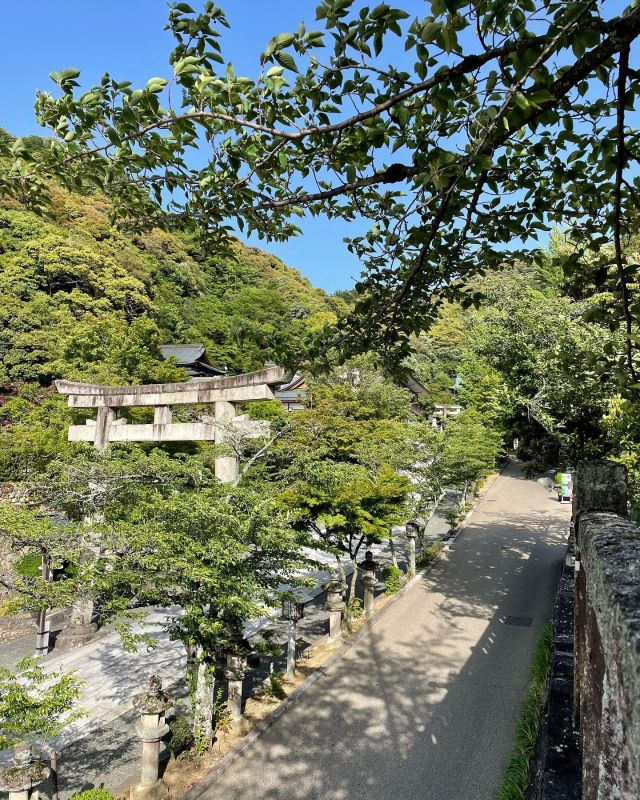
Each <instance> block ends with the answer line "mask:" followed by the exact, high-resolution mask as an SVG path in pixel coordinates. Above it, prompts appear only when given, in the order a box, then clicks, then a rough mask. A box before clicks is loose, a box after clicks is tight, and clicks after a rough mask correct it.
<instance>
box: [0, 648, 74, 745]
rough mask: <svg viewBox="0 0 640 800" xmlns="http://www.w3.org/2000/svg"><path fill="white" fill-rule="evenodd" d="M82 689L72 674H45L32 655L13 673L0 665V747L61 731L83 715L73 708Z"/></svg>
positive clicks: (50, 737) (49, 737) (44, 737)
mask: <svg viewBox="0 0 640 800" xmlns="http://www.w3.org/2000/svg"><path fill="white" fill-rule="evenodd" d="M81 688H82V682H81V681H80V680H78V678H76V677H75V676H74V675H73V674H71V673H66V674H63V673H62V672H53V673H51V672H46V673H45V671H44V670H43V669H42V667H41V666H40V665H39V664H38V662H37V660H36V659H35V658H32V657H29V658H25V659H23V660H22V661H21V662H20V663H19V664H18V666H17V667H16V671H15V672H12V671H11V670H9V669H6V668H5V667H0V750H4V749H5V748H7V747H12V746H13V745H15V744H18V743H20V742H29V741H30V740H31V739H32V738H33V737H34V736H39V737H42V738H43V739H52V738H53V737H54V736H56V735H57V734H58V733H60V731H61V730H62V729H63V728H64V726H65V725H69V724H70V723H72V722H73V721H74V720H76V719H78V717H80V716H82V714H83V712H82V711H80V710H78V709H75V705H76V702H77V700H78V698H79V696H80V690H81Z"/></svg>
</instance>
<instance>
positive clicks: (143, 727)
mask: <svg viewBox="0 0 640 800" xmlns="http://www.w3.org/2000/svg"><path fill="white" fill-rule="evenodd" d="M133 705H134V708H137V709H138V711H139V712H140V721H139V722H138V725H137V726H136V732H137V734H138V736H139V737H140V738H141V739H142V773H141V776H140V782H139V783H138V784H136V785H135V786H134V787H133V789H132V790H131V797H132V798H141V800H156V799H157V798H163V797H166V795H167V794H168V792H169V789H168V787H167V785H166V784H165V782H164V781H163V780H162V778H160V740H161V739H162V738H163V737H164V736H166V734H167V733H168V732H169V726H168V725H167V724H166V722H165V718H164V715H165V712H166V710H167V709H168V708H171V706H172V705H173V700H171V698H170V697H169V695H168V694H167V693H166V692H163V691H162V681H161V680H160V678H159V677H158V676H157V675H152V676H151V677H150V678H149V680H148V681H147V685H146V687H145V691H144V692H143V693H142V694H139V695H138V696H137V697H136V698H134V701H133Z"/></svg>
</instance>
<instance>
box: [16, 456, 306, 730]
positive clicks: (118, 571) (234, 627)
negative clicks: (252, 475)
mask: <svg viewBox="0 0 640 800" xmlns="http://www.w3.org/2000/svg"><path fill="white" fill-rule="evenodd" d="M268 488H269V487H268V486H267V487H266V489H263V490H262V491H260V490H259V489H257V488H243V487H236V488H230V487H229V486H227V485H222V484H220V483H219V482H218V481H216V480H215V478H214V476H213V473H212V470H211V469H210V468H209V466H208V458H207V456H206V455H205V456H203V457H202V458H198V457H197V456H195V455H191V456H184V455H182V456H181V455H176V456H171V455H169V454H167V453H165V452H163V451H162V450H161V449H159V448H153V449H152V450H151V451H150V452H149V453H148V454H145V453H144V452H142V451H141V450H140V449H139V448H130V449H127V448H110V450H108V451H107V452H106V453H105V454H98V453H95V452H91V451H88V452H84V453H80V454H79V455H78V456H76V457H75V458H73V459H69V458H67V459H66V460H64V461H57V462H54V463H53V464H51V465H50V466H49V469H48V470H47V471H46V472H45V473H42V474H39V475H37V476H34V478H33V482H32V484H31V485H29V486H27V485H25V486H24V487H23V490H24V493H25V499H24V500H23V504H22V507H16V506H15V505H12V504H9V503H7V502H5V503H4V504H1V505H0V536H1V537H2V539H3V540H4V542H5V543H6V544H8V545H9V547H10V548H11V549H13V550H14V552H15V551H18V552H23V551H24V550H25V549H27V550H29V551H34V550H36V551H39V552H43V553H46V554H47V555H48V556H49V557H50V558H51V559H52V561H53V562H54V563H57V564H63V565H64V567H65V569H64V570H63V571H62V573H61V575H60V577H59V580H56V581H54V582H53V583H48V582H46V581H44V580H43V579H42V577H41V576H35V577H24V576H20V575H17V574H15V575H13V576H12V580H11V582H10V583H9V584H8V585H9V586H10V588H11V589H12V590H13V592H14V593H15V597H14V599H13V600H12V604H13V607H14V608H16V607H20V608H25V609H40V608H42V607H43V606H49V605H56V604H60V605H67V604H69V603H70V602H71V601H72V600H73V599H77V598H83V599H86V598H90V599H91V601H92V602H93V603H94V609H95V613H96V614H97V615H98V617H99V619H100V620H101V621H102V622H106V621H107V620H110V621H111V622H112V623H113V624H114V625H115V626H116V627H117V628H118V630H119V631H120V633H121V635H122V636H123V640H124V643H125V646H127V647H135V646H137V645H138V644H139V643H147V644H149V643H150V642H149V641H148V637H145V636H144V635H140V634H136V633H135V632H132V630H131V625H132V623H133V622H136V621H137V620H138V618H139V613H138V612H137V611H136V609H138V608H140V607H145V606H150V605H151V606H153V605H162V606H172V605H176V606H179V607H181V608H182V611H183V613H182V614H181V615H180V616H179V617H178V618H177V619H175V620H174V621H173V622H171V623H170V625H169V627H170V630H171V632H172V634H173V635H174V636H176V637H178V638H179V639H180V640H181V641H182V642H183V643H184V644H185V646H189V647H193V648H195V651H196V667H197V668H196V670H195V675H194V676H192V677H193V685H192V689H193V693H194V703H195V705H194V708H195V721H194V726H195V734H196V738H197V740H198V742H199V743H201V744H204V745H207V744H208V743H209V742H210V740H211V735H212V725H213V710H214V688H215V687H214V668H215V663H216V656H217V655H219V653H220V652H221V650H223V649H224V648H225V647H226V646H228V645H230V644H231V642H232V640H233V637H234V636H236V635H238V633H239V632H241V630H242V627H243V623H244V622H245V621H246V620H247V619H249V618H255V617H258V616H261V615H262V614H263V613H264V607H265V606H274V605H277V604H278V602H279V598H280V595H281V588H280V587H281V585H282V584H283V583H287V584H290V585H295V584H296V582H297V581H298V578H297V573H298V571H299V569H300V568H301V567H302V566H304V565H306V563H307V560H306V559H305V558H304V557H303V556H302V555H301V553H300V548H301V545H302V544H303V543H304V542H305V541H306V537H305V536H303V535H301V534H299V533H297V532H296V531H294V530H293V529H292V527H291V526H290V525H289V524H288V520H287V517H286V515H285V514H284V513H282V511H281V507H280V504H279V502H278V500H277V497H276V495H275V493H274V492H269V491H268ZM43 509H46V510H47V511H48V512H49V513H51V512H52V511H55V512H56V513H57V514H59V515H63V517H64V522H58V521H56V520H55V519H52V518H51V517H43V516H42V512H43Z"/></svg>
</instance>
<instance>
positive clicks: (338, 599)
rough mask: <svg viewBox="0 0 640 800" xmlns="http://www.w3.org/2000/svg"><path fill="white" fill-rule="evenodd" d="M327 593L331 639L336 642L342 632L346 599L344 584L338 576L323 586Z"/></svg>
mask: <svg viewBox="0 0 640 800" xmlns="http://www.w3.org/2000/svg"><path fill="white" fill-rule="evenodd" d="M322 588H323V589H324V590H325V592H326V593H327V603H326V605H327V611H328V612H329V641H330V642H334V641H335V640H336V639H339V638H340V636H341V634H342V612H343V611H344V600H343V599H342V593H343V586H342V581H341V580H339V579H338V578H332V579H331V580H330V581H327V583H325V584H324V585H323V587H322Z"/></svg>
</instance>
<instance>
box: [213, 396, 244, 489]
mask: <svg viewBox="0 0 640 800" xmlns="http://www.w3.org/2000/svg"><path fill="white" fill-rule="evenodd" d="M235 415H236V407H235V406H234V404H233V403H229V402H228V401H227V400H219V401H218V402H217V403H216V404H215V420H216V424H215V428H216V432H215V437H216V438H215V443H216V444H219V445H225V444H227V442H226V439H227V438H229V437H228V436H226V435H225V434H226V432H227V430H228V429H229V427H230V425H231V423H232V421H233V419H234V417H235ZM239 470H240V462H239V459H238V456H237V455H236V454H235V453H231V454H230V455H223V456H216V461H215V474H216V478H217V479H218V480H219V481H221V482H222V483H235V482H236V481H237V480H238V473H239Z"/></svg>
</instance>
